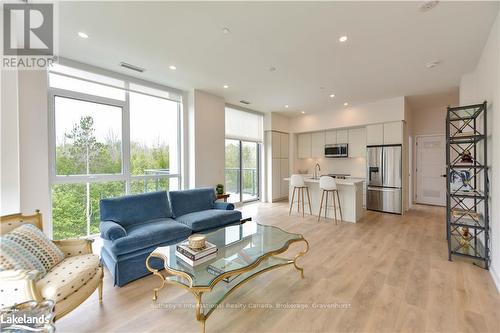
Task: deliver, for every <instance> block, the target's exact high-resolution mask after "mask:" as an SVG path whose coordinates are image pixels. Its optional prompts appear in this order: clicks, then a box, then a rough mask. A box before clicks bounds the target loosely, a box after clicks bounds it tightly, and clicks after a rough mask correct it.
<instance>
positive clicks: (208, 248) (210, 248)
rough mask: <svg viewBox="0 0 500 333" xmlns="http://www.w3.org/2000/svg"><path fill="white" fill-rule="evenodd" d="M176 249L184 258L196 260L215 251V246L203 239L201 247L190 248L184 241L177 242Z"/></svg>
mask: <svg viewBox="0 0 500 333" xmlns="http://www.w3.org/2000/svg"><path fill="white" fill-rule="evenodd" d="M176 250H177V252H179V253H181V254H182V255H184V256H185V257H186V258H188V259H190V260H192V261H196V260H198V259H201V258H203V257H206V256H207V255H209V254H211V253H214V252H217V246H215V245H214V244H212V243H210V242H207V241H205V247H203V248H201V249H192V248H190V247H189V242H188V241H186V242H182V243H180V244H178V245H177V247H176Z"/></svg>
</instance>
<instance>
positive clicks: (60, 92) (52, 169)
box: [47, 64, 183, 237]
mask: <svg viewBox="0 0 500 333" xmlns="http://www.w3.org/2000/svg"><path fill="white" fill-rule="evenodd" d="M65 65H66V64H65ZM67 66H70V67H74V68H76V69H80V70H84V71H89V72H91V73H96V74H100V75H106V76H109V77H111V78H114V79H120V80H123V81H124V88H123V90H124V91H125V100H123V101H121V100H116V99H112V98H106V97H101V96H96V95H90V94H86V93H81V92H77V91H72V90H66V89H61V88H54V87H51V86H50V83H49V80H50V70H49V71H48V75H47V88H48V96H47V98H48V101H47V102H48V146H49V147H48V153H49V185H50V188H52V186H54V185H59V184H86V183H101V182H102V183H104V182H110V181H123V182H125V194H126V195H127V194H131V182H133V181H140V180H144V181H145V180H156V179H171V178H176V179H177V181H178V187H179V189H182V188H183V185H182V184H183V175H182V165H183V163H182V161H181V157H182V149H183V142H182V138H183V128H182V117H183V108H182V106H183V100H182V98H181V100H180V101H176V100H173V99H169V98H165V97H161V96H155V95H151V94H147V93H142V92H138V91H133V92H134V93H139V94H143V95H146V96H151V97H155V98H161V99H165V100H169V101H173V102H175V103H177V129H178V131H177V147H176V148H177V164H178V165H177V166H176V168H177V170H178V172H176V173H173V174H163V175H132V174H131V172H130V170H131V168H130V162H131V160H130V159H131V146H130V91H129V90H128V87H129V84H130V83H134V84H140V85H143V86H145V87H149V88H153V89H159V87H160V86H159V85H157V84H154V83H151V84H150V85H149V84H147V82H145V81H142V80H139V81H137V80H133V79H132V80H127V79H126V78H124V76H123V75H117V76H115V75H111V73H102V71H91V70H89V69H88V66H85V67H86V68H85V67H84V68H81V67H79V66H72V65H67ZM55 74H58V75H60V73H58V72H55ZM82 80H84V81H88V80H85V79H82ZM96 83H99V82H96ZM160 90H164V91H166V92H172V93H176V94H177V93H178V92H177V91H176V90H175V89H168V88H167V87H163V89H160ZM56 97H61V98H69V99H74V100H80V101H84V102H92V103H98V104H105V105H109V106H114V107H119V108H121V110H122V115H121V127H122V129H121V132H122V133H121V135H122V136H121V140H122V142H121V163H122V171H121V173H117V174H91V175H57V172H56V144H57V140H56V114H55V113H56V110H55V98H56ZM167 191H168V189H167ZM49 197H50V207H51V210H52V207H53V202H52V195H50V196H49ZM87 227H88V226H87ZM88 236H92V235H84V236H83V237H88Z"/></svg>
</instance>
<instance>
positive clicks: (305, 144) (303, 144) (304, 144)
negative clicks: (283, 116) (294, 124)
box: [297, 133, 311, 158]
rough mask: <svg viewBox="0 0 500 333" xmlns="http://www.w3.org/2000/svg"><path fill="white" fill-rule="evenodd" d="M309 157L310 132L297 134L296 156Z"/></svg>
mask: <svg viewBox="0 0 500 333" xmlns="http://www.w3.org/2000/svg"><path fill="white" fill-rule="evenodd" d="M310 157H311V133H303V134H299V135H297V158H310Z"/></svg>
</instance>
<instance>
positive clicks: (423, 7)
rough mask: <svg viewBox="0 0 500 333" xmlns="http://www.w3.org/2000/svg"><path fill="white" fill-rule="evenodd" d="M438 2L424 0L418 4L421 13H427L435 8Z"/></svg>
mask: <svg viewBox="0 0 500 333" xmlns="http://www.w3.org/2000/svg"><path fill="white" fill-rule="evenodd" d="M438 3H439V1H436V0H426V1H424V2H422V3H421V4H420V11H421V12H428V11H429V10H431V9H432V8H434V7H436V6H437V5H438Z"/></svg>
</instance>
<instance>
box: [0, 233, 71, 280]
mask: <svg viewBox="0 0 500 333" xmlns="http://www.w3.org/2000/svg"><path fill="white" fill-rule="evenodd" d="M63 259H64V253H62V251H61V250H60V249H59V248H58V247H57V246H56V245H55V244H54V243H52V241H51V240H50V239H49V238H48V237H47V236H45V234H44V233H43V232H42V231H41V230H40V229H38V228H37V227H35V226H34V225H32V224H23V225H21V226H19V227H17V228H15V229H14V230H12V231H11V232H8V233H7V234H5V235H3V236H2V237H1V238H0V270H7V269H27V270H37V271H39V272H40V275H41V276H44V275H45V274H46V273H47V272H48V271H49V270H50V269H51V268H52V267H54V266H55V265H57V264H58V263H59V262H61V261H62V260H63Z"/></svg>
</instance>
